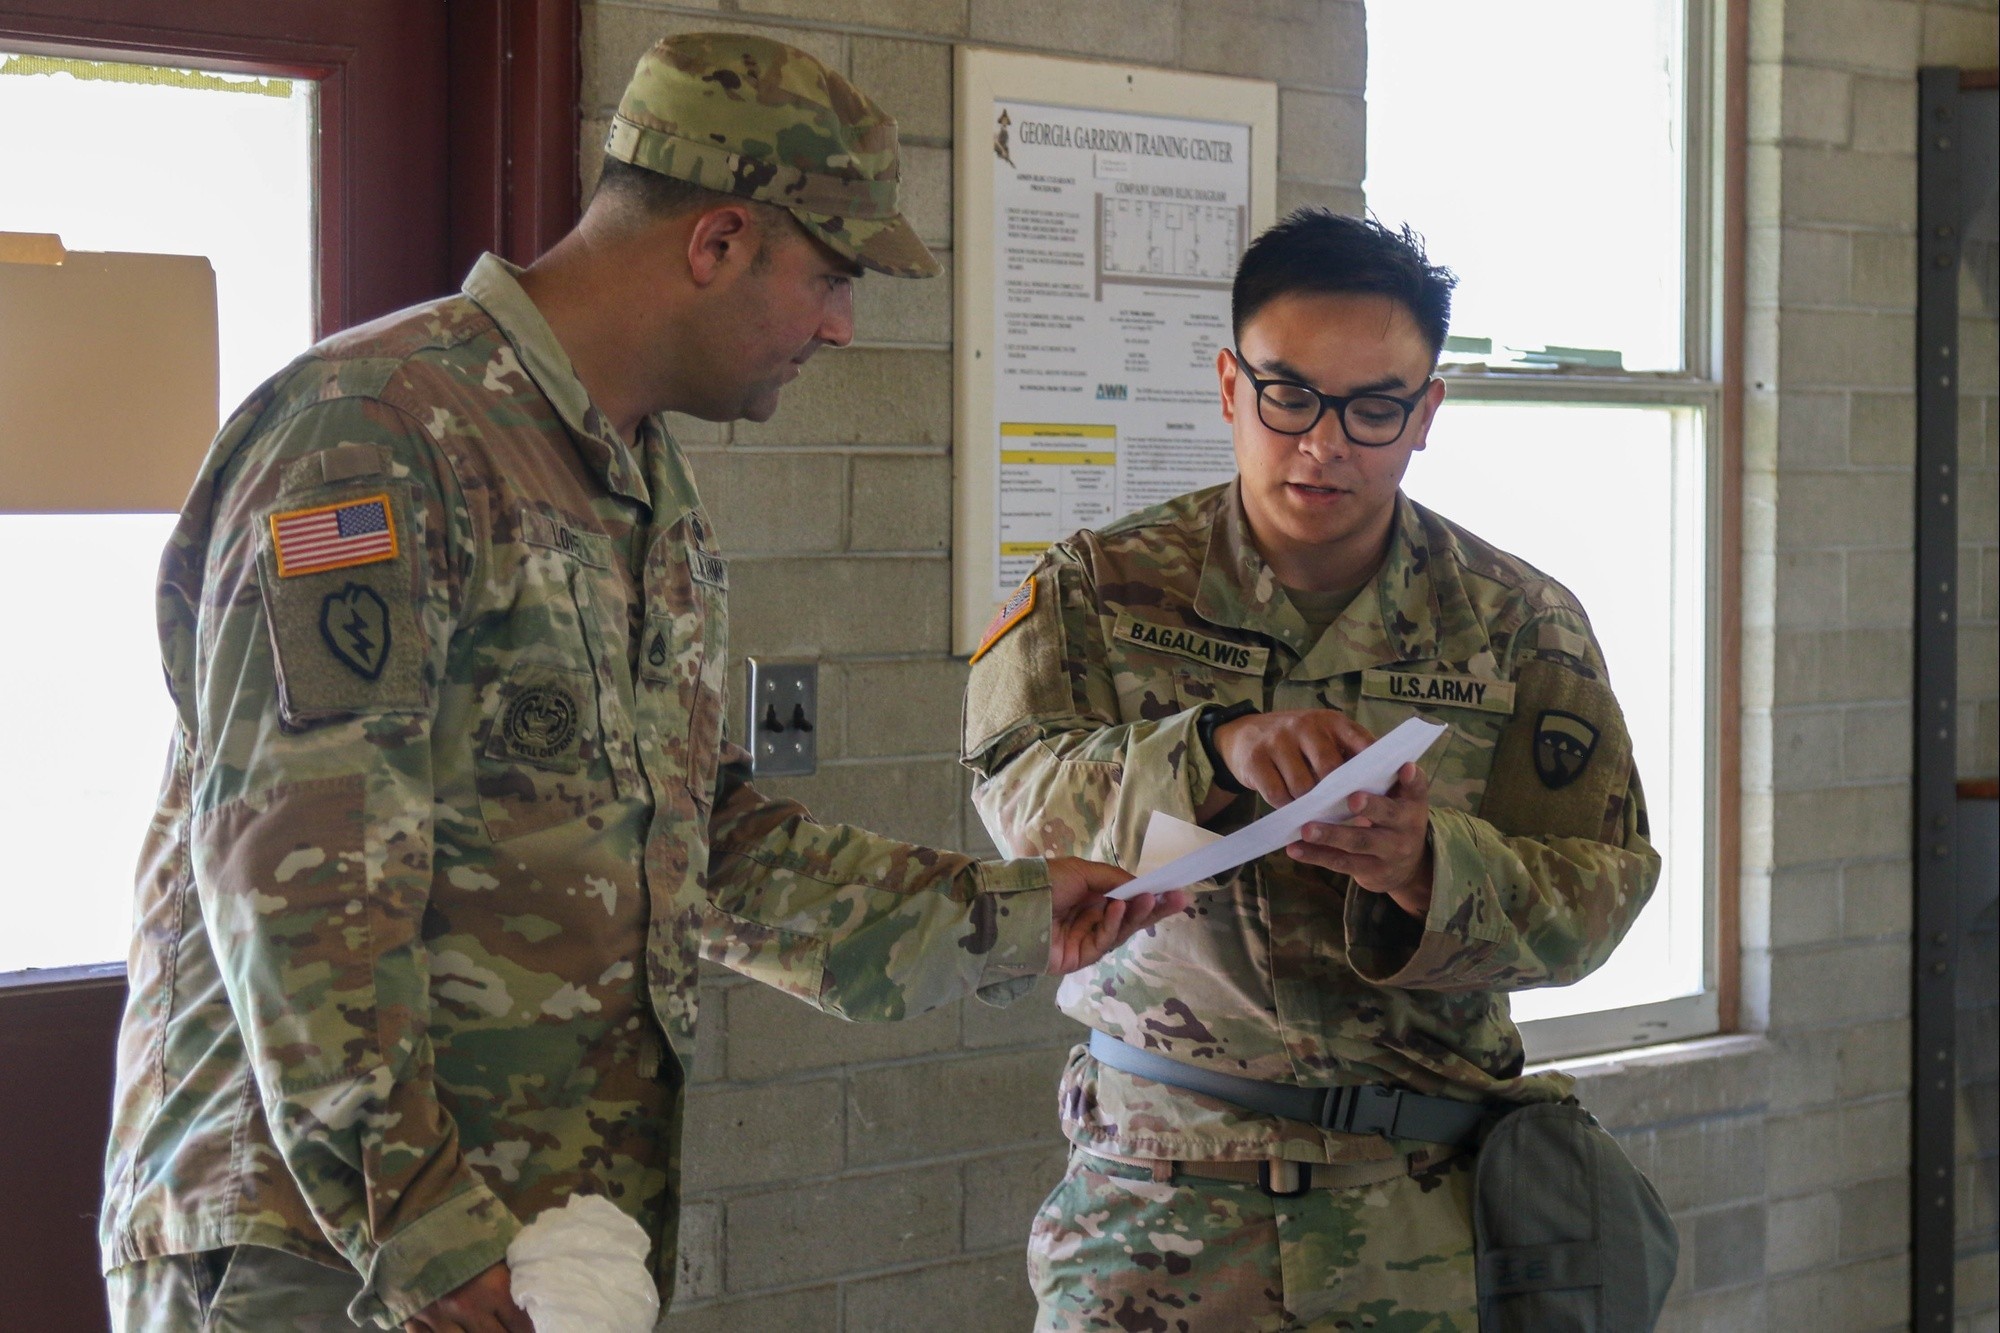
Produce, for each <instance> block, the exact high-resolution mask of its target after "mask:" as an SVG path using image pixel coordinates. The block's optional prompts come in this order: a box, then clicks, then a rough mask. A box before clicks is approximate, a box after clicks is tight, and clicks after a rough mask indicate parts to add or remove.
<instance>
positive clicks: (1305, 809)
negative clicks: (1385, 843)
mask: <svg viewBox="0 0 2000 1333" xmlns="http://www.w3.org/2000/svg"><path fill="white" fill-rule="evenodd" d="M1446 730H1447V728H1446V727H1444V726H1443V725H1442V724H1440V723H1436V722H1427V721H1425V720H1424V719H1423V718H1420V717H1413V718H1410V719H1408V720H1407V721H1405V722H1404V723H1403V724H1402V725H1401V726H1399V727H1397V728H1396V729H1395V730H1394V731H1391V732H1390V733H1389V734H1388V735H1386V736H1384V737H1382V739H1380V740H1378V741H1376V742H1375V743H1374V744H1373V745H1371V746H1369V747H1368V748H1367V749H1365V750H1363V751H1362V752H1361V753H1360V754H1357V755H1355V756H1354V758H1352V759H1350V760H1348V761H1347V762H1346V763H1344V764H1342V765H1341V766H1340V767H1339V768H1336V769H1334V770H1333V772H1331V773H1329V774H1327V775H1326V776H1325V777H1324V778H1322V779H1321V780H1320V781H1319V783H1318V785H1316V786H1315V787H1313V789H1312V790H1311V791H1309V792H1307V793H1306V794H1305V795H1304V796H1301V797H1299V799H1298V800H1296V801H1293V802H1292V803H1291V804H1289V805H1283V806H1280V807H1278V808H1277V809H1276V810H1273V811H1272V812H1271V813H1270V814H1268V815H1265V816H1264V817H1263V818H1262V819H1260V820H1258V821H1257V822H1256V823H1254V824H1251V825H1249V826H1248V827H1245V828H1241V829H1238V830H1237V831H1236V832H1234V833H1232V834H1230V835H1229V836H1228V837H1226V838H1218V839H1216V840H1214V841H1212V842H1209V843H1207V844H1206V845H1203V846H1198V847H1194V848H1193V849H1192V850H1189V851H1188V852H1187V853H1186V854H1185V855H1181V856H1178V857H1176V858H1175V859H1173V860H1171V861H1169V862H1168V863H1167V864H1165V865H1163V866H1160V867H1159V868H1157V869H1153V868H1150V867H1149V866H1148V859H1149V858H1148V857H1147V855H1146V854H1145V852H1143V851H1142V853H1141V858H1140V867H1141V870H1142V873H1141V874H1140V875H1139V876H1138V878H1136V879H1134V880H1132V881H1131V882H1130V883H1128V884H1124V885H1122V886H1120V887H1119V888H1117V889H1114V890H1112V892H1111V893H1110V894H1109V895H1108V896H1110V897H1113V898H1129V897H1131V896H1132V895H1134V894H1139V893H1163V892H1165V891H1166V890H1168V889H1178V888H1185V887H1186V886H1188V885H1190V884H1197V883H1200V882H1201V881H1202V880H1205V879H1213V878H1215V877H1216V876H1218V875H1222V874H1225V873H1227V872H1228V871H1231V870H1234V869H1235V868H1236V867H1237V866H1240V865H1242V864H1244V863H1245V862H1248V861H1254V860H1256V859H1257V858H1258V857H1261V856H1269V855H1270V854H1271V853H1272V852H1275V851H1279V850H1282V849H1283V848H1285V847H1287V846H1289V845H1291V844H1292V843H1294V842H1297V841H1298V840H1299V836H1300V834H1301V833H1302V832H1303V831H1304V829H1305V827H1306V825H1308V824H1344V823H1346V822H1347V821H1348V819H1350V818H1351V817H1352V816H1351V815H1350V814H1349V812H1348V809H1347V798H1348V797H1350V796H1352V795H1354V794H1355V793H1356V792H1366V793H1368V794H1369V795H1371V796H1381V795H1385V794H1386V793H1387V792H1388V791H1389V789H1390V788H1391V787H1392V786H1394V785H1395V782H1396V774H1397V772H1398V771H1400V770H1401V769H1402V767H1403V765H1404V764H1413V763H1415V762H1416V761H1417V760H1419V759H1421V758H1422V757H1423V755H1424V752H1425V751H1427V750H1429V749H1430V748H1431V745H1432V744H1433V743H1434V742H1435V741H1436V740H1437V738H1438V737H1439V736H1442V735H1443V734H1444V733H1445V731H1446ZM1172 823H1173V824H1182V821H1180V820H1174V821H1172ZM1170 827H1171V826H1170V825H1161V824H1159V823H1158V821H1157V818H1156V820H1155V823H1154V824H1153V825H1149V826H1148V828H1147V831H1146V832H1147V842H1148V843H1149V844H1150V843H1151V841H1152V839H1153V838H1154V836H1155V833H1154V829H1155V828H1161V829H1168V828H1170ZM1183 827H1185V825H1183ZM1196 832H1205V830H1196ZM1211 836H1212V835H1211Z"/></svg>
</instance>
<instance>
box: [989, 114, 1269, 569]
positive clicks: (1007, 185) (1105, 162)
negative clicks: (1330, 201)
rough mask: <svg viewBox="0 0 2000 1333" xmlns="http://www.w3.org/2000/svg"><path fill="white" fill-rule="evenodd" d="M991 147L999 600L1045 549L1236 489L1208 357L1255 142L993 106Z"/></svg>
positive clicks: (1224, 321)
mask: <svg viewBox="0 0 2000 1333" xmlns="http://www.w3.org/2000/svg"><path fill="white" fill-rule="evenodd" d="M992 144H993V154H994V158H995V160H994V163H993V247H994V254H993V283H994V291H993V319H994V330H993V333H994V344H993V345H994V348H995V355H994V356H993V358H992V364H991V366H990V367H989V369H988V372H987V373H989V374H991V375H992V376H993V412H994V424H995V431H996V438H995V439H994V441H993V444H994V447H995V448H996V449H997V450H998V453H999V469H998V473H997V476H998V485H997V486H996V487H995V492H994V503H995V505H996V512H995V519H996V522H997V526H996V527H995V530H994V537H995V550H994V553H993V556H992V557H991V558H992V559H993V560H994V564H993V566H992V568H993V577H994V582H993V585H992V586H993V595H994V597H995V599H996V600H1005V599H1006V597H1007V594H1008V593H1009V592H1011V591H1012V590H1013V588H1014V587H1015V585H1017V584H1018V583H1020V581H1021V580H1022V578H1024V577H1025V576H1026V575H1027V573H1028V571H1029V570H1030V569H1032V568H1033V567H1034V564H1035V561H1036V559H1037V558H1038V557H1039V556H1040V555H1041V553H1042V551H1044V550H1045V549H1047V547H1048V546H1049V544H1050V543H1052V542H1058V541H1062V540H1063V539H1064V538H1066V537H1068V536H1069V535H1070V534H1071V533H1073V532H1075V531H1076V530H1077V529H1078V528H1101V527H1103V526H1104V525H1105V524H1107V523H1109V522H1111V521H1112V520H1113V519H1116V518H1117V517H1119V516H1120V515H1122V514H1129V513H1131V512H1132V511H1134V510H1136V509H1143V508H1145V507H1146V506H1147V505H1152V504H1159V503H1161V502H1162V501H1165V500H1170V499H1172V498H1173V497H1174V496H1177V495H1182V494H1185V493H1186V492H1188V491H1192V490H1198V489H1200V488H1201V487H1203V486H1207V485H1209V484H1211V483H1214V482H1219V481H1227V480H1228V479H1229V478H1230V477H1231V476H1233V475H1234V474H1235V471H1236V460H1235V455H1234V453H1233V452H1232V449H1231V445H1230V438H1229V427H1228V424H1227V423H1226V422H1224V421H1223V420H1222V419H1221V417H1219V416H1218V415H1217V414H1216V411H1215V358H1216V353H1217V351H1218V350H1219V349H1221V348H1222V347H1224V346H1226V345H1227V344H1228V342H1229V291H1230V282H1231V280H1232V278H1233V277H1234V275H1235V272H1236V261H1237V259H1238V258H1239V257H1240V256H1241V255H1242V253H1243V247H1244V245H1245V243H1246V242H1247V241H1248V239H1249V236H1248V231H1249V217H1250V127H1249V126H1248V125H1230V124H1219V123H1215V122H1211V121H1200V120H1188V119H1183V118H1181V117H1177V116H1156V115H1137V114H1132V113H1129V112H1123V111H1110V110H1102V109H1087V108H1080V107H1062V106H1045V105H1040V104H1037V103H1032V102H1018V101H1014V100H1012V99H999V100H996V101H995V102H994V104H993V140H992ZM964 151H966V152H972V151H975V150H974V149H973V148H972V147H970V146H967V147H965V149H964Z"/></svg>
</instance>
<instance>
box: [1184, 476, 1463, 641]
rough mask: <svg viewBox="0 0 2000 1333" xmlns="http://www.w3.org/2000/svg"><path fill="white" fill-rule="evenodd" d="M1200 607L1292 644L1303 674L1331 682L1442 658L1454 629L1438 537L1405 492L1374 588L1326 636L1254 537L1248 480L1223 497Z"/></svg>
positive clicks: (1206, 614) (1204, 613)
mask: <svg viewBox="0 0 2000 1333" xmlns="http://www.w3.org/2000/svg"><path fill="white" fill-rule="evenodd" d="M1212 514H1213V517H1212V520H1211V523H1210V528H1209V539H1208V552H1207V555H1206V557H1205V558H1204V559H1203V561H1202V570H1201V584H1200V586H1199V588H1198V589H1197V590H1196V593H1195V611H1196V612H1197V613H1198V614H1200V616H1201V617H1202V618H1203V619H1204V620H1207V621H1209V622H1210V623H1211V624H1216V625H1226V626H1229V627H1231V628H1234V629H1245V630H1250V631H1252V632H1254V633H1258V634H1262V635H1265V636H1267V637H1269V638H1274V639H1277V640H1278V641H1280V642H1281V643H1283V644H1285V646H1287V647H1288V648H1290V649H1291V650H1292V652H1293V653H1294V654H1295V655H1296V656H1298V657H1299V658H1300V659H1301V660H1300V662H1299V665H1298V666H1297V667H1296V668H1294V669H1293V670H1292V671H1291V672H1290V673H1289V674H1290V676H1291V678H1292V679H1294V680H1325V679H1328V678H1330V677H1333V676H1340V675H1346V674H1348V673H1350V672H1355V671H1365V670H1367V669H1369V668H1370V667H1379V666H1388V665H1391V664H1394V663H1397V662H1424V661H1432V660H1436V659H1437V658H1438V657H1439V656H1440V653H1439V648H1440V645H1441V642H1442V640H1443V639H1444V637H1445V636H1444V634H1443V630H1442V626H1443V624H1444V619H1445V617H1444V616H1443V614H1442V613H1441V611H1440V600H1439V599H1440V589H1439V588H1438V586H1437V582H1436V580H1435V579H1434V578H1433V577H1432V563H1433V562H1432V554H1431V545H1432V540H1431V534H1430V533H1429V531H1428V529H1427V526H1426V524H1425V523H1424V521H1423V514H1422V511H1421V510H1419V509H1418V507H1417V506H1416V505H1415V504H1413V503H1411V501H1410V499H1409V497H1407V496H1405V495H1403V494H1401V493H1400V492H1398V493H1397V496H1396V516H1395V521H1394V522H1393V523H1392V524H1391V526H1390V529H1389V552H1388V554H1387V556H1386V557H1384V559H1383V561H1382V567H1381V568H1380V569H1378V570H1377V571H1376V572H1375V577H1374V578H1373V579H1372V580H1371V581H1370V582H1369V585H1368V587H1366V588H1364V589H1363V590H1362V591H1361V594H1360V596H1358V597H1356V598H1355V599H1354V601H1353V603H1352V604H1351V605H1350V606H1349V607H1348V608H1347V610H1346V611H1345V612H1343V613H1342V614H1341V617H1340V619H1338V620H1336V621H1335V622H1334V623H1333V624H1331V625H1329V626H1328V627H1327V629H1326V632H1325V633H1324V634H1322V635H1320V637H1319V641H1318V642H1317V643H1315V642H1313V641H1312V640H1311V638H1310V635H1311V631H1310V630H1308V629H1307V628H1306V623H1305V621H1304V620H1302V619H1301V618H1300V617H1299V613H1298V612H1297V611H1296V610H1295V609H1294V608H1293V607H1292V604H1291V601H1290V599H1288V598H1287V597H1286V596H1285V595H1284V588H1283V585H1281V584H1280V583H1279V582H1278V577H1277V575H1276V574H1274V573H1272V572H1271V567H1270V566H1269V565H1267V564H1266V563H1264V557H1263V556H1262V555H1260V554H1259V553H1258V551H1257V547H1256V544H1255V543H1254V542H1252V541H1251V540H1250V521H1249V519H1248V518H1246V517H1245V516H1244V513H1243V497H1242V491H1241V488H1240V483H1238V482H1233V481H1232V482H1231V483H1230V484H1229V485H1228V486H1226V487H1224V488H1223V490H1222V492H1221V493H1220V494H1219V495H1218V496H1217V497H1216V501H1215V508H1214V510H1213V511H1212Z"/></svg>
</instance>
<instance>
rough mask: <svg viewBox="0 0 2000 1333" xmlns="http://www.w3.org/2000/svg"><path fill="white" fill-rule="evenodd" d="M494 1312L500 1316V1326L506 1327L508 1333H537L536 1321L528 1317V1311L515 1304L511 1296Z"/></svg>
mask: <svg viewBox="0 0 2000 1333" xmlns="http://www.w3.org/2000/svg"><path fill="white" fill-rule="evenodd" d="M494 1314H495V1315H497V1316H498V1317H499V1324H498V1327H500V1328H502V1329H505V1330H506V1333H535V1321H534V1320H532V1319H530V1318H528V1312H527V1311H526V1310H523V1309H522V1308H521V1307H520V1306H518V1305H516V1304H514V1302H513V1299H512V1298H511V1297H510V1298H508V1300H507V1301H506V1302H505V1303H504V1304H502V1305H501V1306H500V1308H499V1309H497V1310H495V1311H494Z"/></svg>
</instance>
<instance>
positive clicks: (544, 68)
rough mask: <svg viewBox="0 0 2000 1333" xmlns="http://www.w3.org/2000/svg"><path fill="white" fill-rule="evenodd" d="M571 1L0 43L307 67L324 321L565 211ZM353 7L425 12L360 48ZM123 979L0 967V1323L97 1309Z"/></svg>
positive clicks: (81, 16)
mask: <svg viewBox="0 0 2000 1333" xmlns="http://www.w3.org/2000/svg"><path fill="white" fill-rule="evenodd" d="M401 11H406V12H401ZM579 14H580V6H579V3H578V0H444V2H443V4H442V5H441V6H440V5H438V4H436V3H435V2H434V0H359V2H356V0H338V2H336V3H318V4H304V3H273V0H180V2H179V3H177V4H176V5H174V6H171V7H168V6H162V5H159V4H158V3H157V0H0V50H12V51H20V52H32V53H36V54H47V55H58V56H74V57H81V58H86V59H106V60H129V61H134V62H137V63H144V64H159V63H185V64H187V65H191V66H197V67H200V68H206V69H221V70H230V71H241V72H246V73H264V74H279V75H289V76H292V77H301V78H311V79H313V80H315V81H316V82H317V83H318V85H319V99H320V100H319V114H318V128H319V133H318V143H317V162H316V166H315V189H316V199H317V211H316V216H315V220H314V245H315V251H316V256H317V265H316V267H317V274H316V279H317V280H316V283H315V288H316V290H315V302H314V327H315V330H316V334H317V336H321V337H324V336H326V335H327V334H330V333H334V332H337V331H338V330H340V329H343V328H346V327H350V326H352V325H354V324H356V323H360V322H363V321H365V320H368V319H372V318H374V317H376V316H378V315H382V314H386V313H388V312H389V311H392V310H396V309H399V308H401V307H403V306H406V305H410V304H412V303H414V302H417V301H421V300H425V299H428V298H431V297H435V296H439V295H443V294H446V293H448V292H450V291H452V290H454V289H455V288H456V287H457V285H458V283H459V280H460V278H461V277H462V276H463V275H464V273H465V271H466V269H467V268H469V267H470V266H471V264H472V262H473V260H475V259H476V258H477V257H478V255H479V254H480V252H482V251H485V250H491V251H494V252H496V253H498V254H500V255H501V256H503V257H504V258H507V259H509V260H512V261H514V262H516V263H521V264H525V263H528V262H530V261H531V260H533V259H534V258H535V257H536V256H538V255H539V254H541V253H542V252H543V251H544V250H546V249H548V247H549V246H551V245H553V244H554V243H555V242H556V240H557V239H559V238H560V237H561V236H562V235H563V234H564V233H565V232H566V231H568V229H569V228H570V226H571V225H572V224H573V223H574V221H575V219H576V216H577V211H578V197H577V188H578V181H577V137H578V132H579V125H580V112H579V106H578V96H577V94H578V70H579V63H578V62H579ZM364 20H366V21H368V22H373V23H375V24H376V25H377V26H376V27H375V29H373V30H372V31H376V32H379V31H382V30H385V29H387V28H388V27H389V26H390V25H391V24H392V23H396V24H400V23H403V22H414V23H421V24H424V25H426V29H427V31H426V33H425V36H424V40H423V42H422V43H421V44H418V43H411V44H409V45H408V46H405V44H404V43H401V42H382V41H377V42H375V43H373V45H372V46H371V45H370V44H368V43H366V42H363V41H360V40H357V33H358V32H360V31H361V29H363V28H365V26H366V22H364ZM417 49H423V50H428V51H436V50H438V49H442V51H443V52H444V68H443V69H442V70H438V69H436V68H435V67H432V68H430V69H428V70H425V69H422V68H418V67H417V66H416V65H415V64H413V62H419V61H424V62H427V61H429V60H430V59H431V58H432V57H431V56H430V55H428V54H422V55H419V54H413V51H414V50H417ZM424 117H430V118H431V119H430V120H429V121H427V122H425V121H423V120H422V118H424ZM408 123H420V124H425V125H427V126H428V128H426V129H425V130H424V131H423V132H421V133H418V134H415V135H410V134H405V133H402V132H400V131H401V129H402V126H403V125H404V124H408ZM440 123H441V127H440ZM416 186H423V187H424V188H421V189H417V188H413V187H416ZM125 993H126V987H125V969H124V965H123V964H122V963H107V964H98V965H93V966H87V967H70V968H60V969H47V970H30V971H24V972H15V973H6V974H0V1138H4V1139H5V1140H6V1146H5V1149H4V1150H0V1272H4V1273H5V1275H6V1278H5V1281H4V1282H0V1286H4V1287H5V1288H6V1289H7V1291H8V1296H7V1300H8V1302H9V1309H8V1313H7V1317H6V1319H5V1320H4V1321H0V1322H5V1323H7V1325H8V1326H9V1327H14V1326H16V1323H17V1321H18V1326H20V1327H24V1328H25V1327H34V1328H37V1329H45V1330H50V1333H59V1331H60V1333H67V1331H68V1330H92V1331H93V1333H94V1331H95V1330H101V1329H103V1328H104V1327H105V1315H104V1306H103V1299H102V1296H101V1286H100V1285H99V1283H98V1280H97V1277H96V1270H97V1262H96V1240H95V1229H96V1224H95V1209H96V1203H97V1200H98V1198H99V1197H100V1190H101V1179H102V1170H101V1161H102V1156H103V1148H102V1144H103V1140H104V1135H105V1133H106V1130H107V1129H108V1127H109V1123H110V1111H111V1089H112V1074H113V1052H114V1049H115V1046H114V1043H115V1040H116V1033H117V1027H118V1020H119V1016H120V1014H121V1012H122V1010H123V1008H124V1002H125ZM86 1141H87V1143H86ZM65 1149H67V1151H65ZM80 1214H82V1215H80ZM86 1245H87V1246H88V1254H87V1256H86V1255H85V1254H84V1253H83V1252H82V1247H84V1246H86ZM86 1258H87V1265H88V1266H87V1267H85V1262H86Z"/></svg>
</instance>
